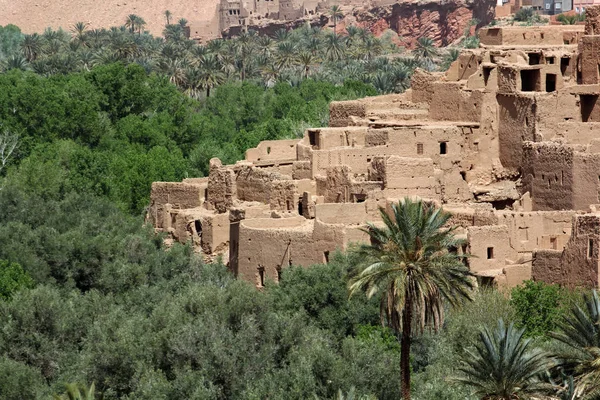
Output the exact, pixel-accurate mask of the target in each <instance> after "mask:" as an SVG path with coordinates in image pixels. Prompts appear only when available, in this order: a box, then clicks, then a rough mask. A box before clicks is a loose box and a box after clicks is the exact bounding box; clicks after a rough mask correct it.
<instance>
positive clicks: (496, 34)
mask: <svg viewBox="0 0 600 400" xmlns="http://www.w3.org/2000/svg"><path fill="white" fill-rule="evenodd" d="M583 31H584V27H583V26H581V25H569V26H560V25H545V26H534V27H531V26H527V27H525V26H510V27H489V28H482V29H480V30H479V40H480V43H481V44H482V45H484V46H508V45H512V46H515V45H516V46H531V47H539V46H563V45H565V44H567V45H568V44H576V43H577V40H578V39H579V37H580V36H581V35H582V33H583Z"/></svg>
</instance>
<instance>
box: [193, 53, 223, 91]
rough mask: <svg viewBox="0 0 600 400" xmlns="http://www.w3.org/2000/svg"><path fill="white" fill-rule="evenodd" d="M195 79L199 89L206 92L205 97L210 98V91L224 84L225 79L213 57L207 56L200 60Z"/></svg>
mask: <svg viewBox="0 0 600 400" xmlns="http://www.w3.org/2000/svg"><path fill="white" fill-rule="evenodd" d="M197 78H198V85H199V87H201V88H203V89H204V90H206V97H210V91H211V89H213V88H215V87H217V86H219V85H220V84H221V83H223V82H224V80H225V77H224V75H223V72H222V71H221V68H220V65H219V62H218V60H217V58H216V57H215V56H214V55H212V54H207V55H206V56H204V57H203V58H202V59H201V60H200V65H199V73H198V75H197Z"/></svg>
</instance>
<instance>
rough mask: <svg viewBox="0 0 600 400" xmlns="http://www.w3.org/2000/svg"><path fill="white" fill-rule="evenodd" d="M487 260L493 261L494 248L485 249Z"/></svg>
mask: <svg viewBox="0 0 600 400" xmlns="http://www.w3.org/2000/svg"><path fill="white" fill-rule="evenodd" d="M487 259H488V260H493V259H494V248H493V247H488V248H487Z"/></svg>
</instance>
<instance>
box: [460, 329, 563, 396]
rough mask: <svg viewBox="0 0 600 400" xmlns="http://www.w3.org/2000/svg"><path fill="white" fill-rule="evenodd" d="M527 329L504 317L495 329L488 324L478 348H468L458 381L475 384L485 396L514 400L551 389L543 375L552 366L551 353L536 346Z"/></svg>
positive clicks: (483, 330) (477, 391) (477, 345)
mask: <svg viewBox="0 0 600 400" xmlns="http://www.w3.org/2000/svg"><path fill="white" fill-rule="evenodd" d="M524 334H525V329H517V328H515V326H514V324H513V323H511V324H509V325H508V326H506V325H505V324H504V322H503V321H502V320H501V319H500V320H499V321H498V327H497V328H496V329H495V330H494V331H493V332H492V331H490V330H489V329H488V328H484V329H482V330H481V332H480V333H479V339H480V341H479V343H477V344H476V345H475V351H472V350H469V349H467V350H465V355H464V356H463V358H462V360H461V365H460V366H459V368H458V369H459V371H461V372H462V373H463V376H460V377H457V378H454V379H455V380H456V381H458V382H461V383H463V384H466V385H469V386H472V387H474V388H475V394H476V395H477V396H479V397H480V398H482V399H489V400H513V399H522V398H529V397H530V396H540V395H542V394H543V393H544V392H545V391H547V390H548V389H550V385H549V384H548V383H545V382H543V381H542V380H541V379H540V377H541V376H542V375H543V374H544V373H545V372H546V371H548V369H549V368H550V367H551V365H552V364H551V361H550V359H549V358H548V356H547V355H546V354H545V353H544V352H542V351H541V350H539V349H535V348H532V341H531V339H527V338H525V336H524Z"/></svg>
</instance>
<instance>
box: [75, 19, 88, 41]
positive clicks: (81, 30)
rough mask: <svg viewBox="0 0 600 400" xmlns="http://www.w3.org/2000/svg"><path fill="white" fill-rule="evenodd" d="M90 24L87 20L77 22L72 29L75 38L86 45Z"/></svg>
mask: <svg viewBox="0 0 600 400" xmlns="http://www.w3.org/2000/svg"><path fill="white" fill-rule="evenodd" d="M88 26H89V24H88V23H87V22H76V23H75V24H74V25H73V27H72V29H71V30H72V31H73V33H74V34H75V39H76V40H77V41H78V42H79V43H81V44H82V45H84V46H86V45H87V44H86V40H85V36H86V30H87V28H88Z"/></svg>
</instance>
